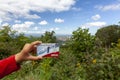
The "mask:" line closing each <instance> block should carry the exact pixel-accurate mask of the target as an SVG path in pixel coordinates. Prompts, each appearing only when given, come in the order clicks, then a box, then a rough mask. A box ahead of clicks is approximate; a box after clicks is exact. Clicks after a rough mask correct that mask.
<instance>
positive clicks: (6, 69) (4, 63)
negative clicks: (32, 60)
mask: <svg viewBox="0 0 120 80" xmlns="http://www.w3.org/2000/svg"><path fill="white" fill-rule="evenodd" d="M19 69H20V65H19V64H17V63H16V61H15V56H14V55H13V56H10V57H8V58H5V59H3V60H0V79H1V78H3V77H4V76H6V75H8V74H10V73H12V72H14V71H17V70H19Z"/></svg>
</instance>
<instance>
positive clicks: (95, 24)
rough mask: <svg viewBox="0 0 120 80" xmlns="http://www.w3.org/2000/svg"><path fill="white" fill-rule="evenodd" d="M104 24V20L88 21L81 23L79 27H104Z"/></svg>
mask: <svg viewBox="0 0 120 80" xmlns="http://www.w3.org/2000/svg"><path fill="white" fill-rule="evenodd" d="M105 25H106V22H90V23H86V24H84V25H82V26H81V28H89V27H104V26H105Z"/></svg>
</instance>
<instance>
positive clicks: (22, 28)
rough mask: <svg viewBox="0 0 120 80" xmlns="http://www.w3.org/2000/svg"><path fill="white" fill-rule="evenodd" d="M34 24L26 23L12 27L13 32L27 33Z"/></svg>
mask: <svg viewBox="0 0 120 80" xmlns="http://www.w3.org/2000/svg"><path fill="white" fill-rule="evenodd" d="M34 24H35V23H34V22H30V21H26V22H24V23H21V24H14V25H12V30H15V31H18V32H19V33H21V32H23V33H24V32H27V31H28V30H29V29H30V27H31V26H32V25H34Z"/></svg>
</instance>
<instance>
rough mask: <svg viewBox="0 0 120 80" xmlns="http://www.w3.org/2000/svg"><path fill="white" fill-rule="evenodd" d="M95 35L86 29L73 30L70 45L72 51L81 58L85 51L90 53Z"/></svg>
mask: <svg viewBox="0 0 120 80" xmlns="http://www.w3.org/2000/svg"><path fill="white" fill-rule="evenodd" d="M94 42H95V37H94V36H92V35H91V34H90V33H89V30H88V29H81V28H78V29H77V30H76V31H74V32H73V35H72V40H71V42H70V44H71V45H70V47H71V50H72V51H73V53H74V54H75V55H76V56H77V57H78V58H79V59H81V58H82V56H83V55H84V54H85V53H91V52H92V51H93V50H94V45H95V43H94Z"/></svg>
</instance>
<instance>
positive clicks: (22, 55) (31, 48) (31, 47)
mask: <svg viewBox="0 0 120 80" xmlns="http://www.w3.org/2000/svg"><path fill="white" fill-rule="evenodd" d="M41 43H42V42H40V41H35V42H32V43H30V44H29V43H27V44H25V45H24V47H23V49H22V50H21V52H19V53H17V54H16V55H15V60H16V62H17V63H21V62H23V61H26V60H39V59H42V57H41V56H32V55H31V54H30V53H35V52H36V47H37V45H39V44H41Z"/></svg>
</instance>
